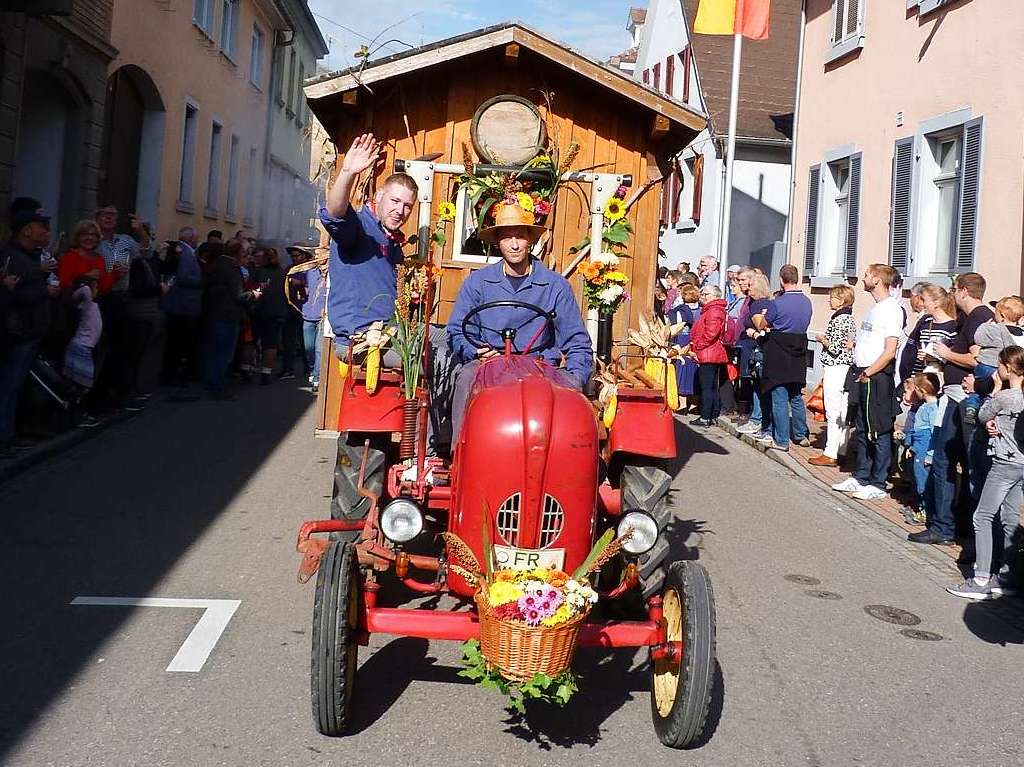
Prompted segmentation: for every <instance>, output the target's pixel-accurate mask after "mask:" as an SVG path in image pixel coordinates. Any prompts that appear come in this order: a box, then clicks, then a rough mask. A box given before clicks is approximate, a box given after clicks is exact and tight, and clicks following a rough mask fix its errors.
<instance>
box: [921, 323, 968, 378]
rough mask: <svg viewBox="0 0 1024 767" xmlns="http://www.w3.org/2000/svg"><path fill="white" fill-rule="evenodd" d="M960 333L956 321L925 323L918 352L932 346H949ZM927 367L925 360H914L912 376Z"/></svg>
mask: <svg viewBox="0 0 1024 767" xmlns="http://www.w3.org/2000/svg"><path fill="white" fill-rule="evenodd" d="M958 331H959V325H958V324H957V321H956V320H947V321H946V322H935V320H932V321H931V322H928V323H925V326H924V327H923V328H921V341H920V343H919V344H918V347H917V348H918V351H919V352H920V351H921V350H924V349H927V348H928V347H929V345H931V344H945V345H946V346H949V344H950V343H951V342H952V340H953V339H954V338H956V334H957V332H958ZM933 364H934V363H933ZM940 364H941V363H940ZM925 365H926V362H925V360H923V359H921V358H920V357H918V358H917V359H916V360H914V365H913V367H912V368H911V369H910V373H911V375H913V374H915V373H921V372H923V371H924V369H925Z"/></svg>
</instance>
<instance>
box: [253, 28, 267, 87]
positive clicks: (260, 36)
mask: <svg viewBox="0 0 1024 767" xmlns="http://www.w3.org/2000/svg"><path fill="white" fill-rule="evenodd" d="M266 40H267V35H266V33H265V32H264V31H263V30H262V29H260V25H259V24H257V23H256V22H253V25H252V36H251V37H250V39H249V82H250V83H251V84H252V85H254V86H255V87H256V88H257V89H259V90H261V91H262V90H263V86H262V83H263V51H264V50H265V48H266Z"/></svg>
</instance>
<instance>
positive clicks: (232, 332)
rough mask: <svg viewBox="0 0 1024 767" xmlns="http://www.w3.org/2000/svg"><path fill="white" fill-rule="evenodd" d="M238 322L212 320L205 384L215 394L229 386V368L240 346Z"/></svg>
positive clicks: (207, 349) (207, 345)
mask: <svg viewBox="0 0 1024 767" xmlns="http://www.w3.org/2000/svg"><path fill="white" fill-rule="evenodd" d="M240 330H241V326H240V324H239V323H238V322H231V321H227V320H212V321H211V322H210V327H209V331H208V335H207V339H206V367H205V370H204V376H203V382H204V383H205V384H206V388H207V389H210V390H211V391H213V392H217V393H220V392H223V391H224V387H225V386H226V385H227V374H228V367H229V366H230V365H231V360H232V359H234V356H235V346H236V345H237V344H238V333H239V331H240Z"/></svg>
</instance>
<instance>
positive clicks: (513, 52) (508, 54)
mask: <svg viewBox="0 0 1024 767" xmlns="http://www.w3.org/2000/svg"><path fill="white" fill-rule="evenodd" d="M505 58H506V59H518V58H519V43H509V44H508V45H506V46H505Z"/></svg>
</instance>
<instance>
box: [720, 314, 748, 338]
mask: <svg viewBox="0 0 1024 767" xmlns="http://www.w3.org/2000/svg"><path fill="white" fill-rule="evenodd" d="M742 335H743V326H742V325H741V324H740V321H739V320H738V319H737V318H736V317H733V316H732V315H730V314H726V315H725V329H724V330H723V331H722V343H723V344H725V345H726V346H735V345H736V343H737V342H738V341H739V340H740V336H742Z"/></svg>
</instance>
